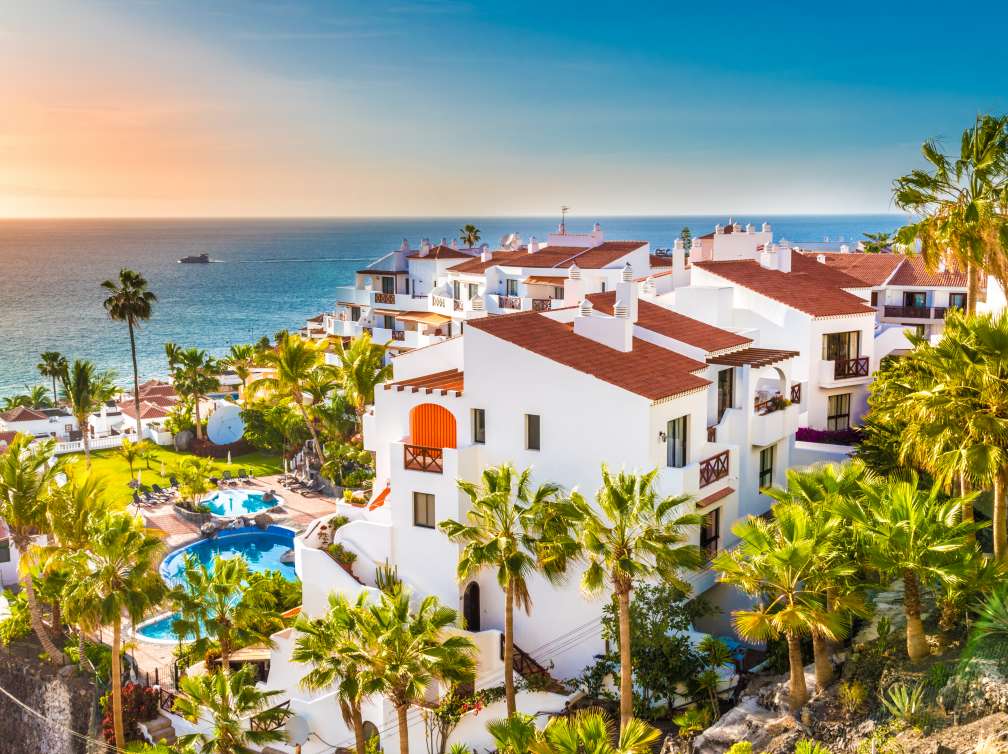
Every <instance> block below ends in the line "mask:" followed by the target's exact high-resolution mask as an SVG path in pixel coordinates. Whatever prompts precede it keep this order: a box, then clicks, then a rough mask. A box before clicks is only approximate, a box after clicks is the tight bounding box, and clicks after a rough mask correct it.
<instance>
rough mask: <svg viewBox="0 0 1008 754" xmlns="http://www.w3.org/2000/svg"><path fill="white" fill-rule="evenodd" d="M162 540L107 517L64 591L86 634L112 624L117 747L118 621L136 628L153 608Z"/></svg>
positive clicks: (120, 735)
mask: <svg viewBox="0 0 1008 754" xmlns="http://www.w3.org/2000/svg"><path fill="white" fill-rule="evenodd" d="M161 552H162V547H161V540H160V539H158V538H157V537H156V536H154V535H153V534H150V533H148V532H147V531H146V530H145V529H144V528H143V524H142V522H141V521H140V520H139V519H137V518H134V517H133V516H130V515H128V514H125V513H111V514H108V515H106V516H103V517H102V518H101V519H100V520H99V521H98V522H96V523H95V524H94V526H93V527H92V531H91V536H90V544H89V545H88V549H87V551H86V552H84V553H82V555H81V557H80V559H79V561H78V567H77V569H76V573H75V574H74V578H73V579H72V580H71V582H70V584H69V585H68V595H67V606H68V608H69V610H68V612H69V614H70V615H71V616H72V617H73V618H74V619H75V620H76V621H77V623H78V624H79V625H81V626H83V627H85V628H87V629H92V630H93V629H96V628H98V627H99V626H107V625H109V624H112V672H111V677H110V680H111V686H112V724H113V729H114V731H115V743H116V746H118V747H119V748H122V747H123V746H125V744H126V739H125V734H124V731H123V708H122V657H121V654H122V621H123V617H124V615H125V616H128V617H129V618H130V620H131V621H133V622H134V623H136V622H137V621H139V620H141V619H142V618H143V616H144V614H145V613H146V612H147V611H148V610H149V609H150V608H152V607H154V606H155V605H157V604H158V603H159V602H160V601H161V598H162V596H163V594H164V582H163V581H162V580H161V576H160V575H159V574H158V571H157V565H158V562H159V560H160V556H161Z"/></svg>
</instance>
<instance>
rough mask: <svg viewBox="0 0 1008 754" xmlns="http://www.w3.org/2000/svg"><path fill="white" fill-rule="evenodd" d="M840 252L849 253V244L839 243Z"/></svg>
mask: <svg viewBox="0 0 1008 754" xmlns="http://www.w3.org/2000/svg"><path fill="white" fill-rule="evenodd" d="M840 253H841V254H850V246H848V245H847V244H845V243H844V244H840Z"/></svg>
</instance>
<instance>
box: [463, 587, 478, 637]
mask: <svg viewBox="0 0 1008 754" xmlns="http://www.w3.org/2000/svg"><path fill="white" fill-rule="evenodd" d="M462 618H463V620H465V627H466V630H468V631H479V630H480V595H479V584H477V583H476V582H475V581H472V582H470V583H469V586H467V587H466V590H465V594H464V595H463V596H462Z"/></svg>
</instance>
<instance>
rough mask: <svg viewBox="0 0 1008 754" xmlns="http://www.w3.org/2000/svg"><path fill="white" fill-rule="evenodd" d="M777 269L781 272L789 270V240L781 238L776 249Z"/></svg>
mask: <svg viewBox="0 0 1008 754" xmlns="http://www.w3.org/2000/svg"><path fill="white" fill-rule="evenodd" d="M777 269H779V270H780V271H781V272H791V242H790V241H788V240H787V239H781V242H780V247H779V249H778V251H777Z"/></svg>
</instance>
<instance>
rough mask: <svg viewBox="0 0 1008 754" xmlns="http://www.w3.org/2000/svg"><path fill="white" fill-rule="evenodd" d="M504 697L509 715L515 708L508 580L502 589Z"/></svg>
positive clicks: (511, 591)
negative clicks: (505, 586)
mask: <svg viewBox="0 0 1008 754" xmlns="http://www.w3.org/2000/svg"><path fill="white" fill-rule="evenodd" d="M504 698H505V699H506V700H507V713H508V717H511V715H513V714H514V713H515V710H516V709H517V706H516V703H515V687H514V585H513V584H512V583H511V582H510V581H508V585H507V588H506V589H505V590H504Z"/></svg>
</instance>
